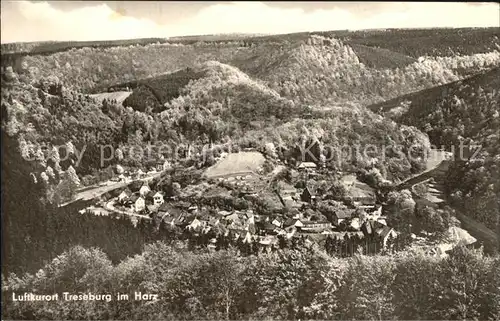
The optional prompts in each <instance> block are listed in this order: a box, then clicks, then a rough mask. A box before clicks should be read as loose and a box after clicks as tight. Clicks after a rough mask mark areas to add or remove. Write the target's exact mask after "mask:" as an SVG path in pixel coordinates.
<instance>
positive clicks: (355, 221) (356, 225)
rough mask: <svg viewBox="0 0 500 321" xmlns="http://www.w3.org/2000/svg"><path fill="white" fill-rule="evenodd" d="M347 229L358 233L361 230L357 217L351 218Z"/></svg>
mask: <svg viewBox="0 0 500 321" xmlns="http://www.w3.org/2000/svg"><path fill="white" fill-rule="evenodd" d="M349 227H350V228H351V229H353V230H356V231H358V230H359V229H360V228H361V220H360V219H359V218H358V217H353V218H352V219H351V221H350V222H349Z"/></svg>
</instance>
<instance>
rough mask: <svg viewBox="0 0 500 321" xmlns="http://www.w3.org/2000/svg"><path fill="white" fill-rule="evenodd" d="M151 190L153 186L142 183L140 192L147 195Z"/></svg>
mask: <svg viewBox="0 0 500 321" xmlns="http://www.w3.org/2000/svg"><path fill="white" fill-rule="evenodd" d="M149 192H151V188H149V185H148V184H147V183H144V184H142V186H141V188H140V189H139V194H141V195H142V196H145V195H146V194H148V193H149Z"/></svg>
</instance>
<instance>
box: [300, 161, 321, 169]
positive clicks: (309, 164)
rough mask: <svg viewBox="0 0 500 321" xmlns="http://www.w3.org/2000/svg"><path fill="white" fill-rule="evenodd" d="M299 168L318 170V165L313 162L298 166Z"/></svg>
mask: <svg viewBox="0 0 500 321" xmlns="http://www.w3.org/2000/svg"><path fill="white" fill-rule="evenodd" d="M298 167H299V168H316V167H317V165H316V164H315V163H313V162H302V163H300V164H299V166H298Z"/></svg>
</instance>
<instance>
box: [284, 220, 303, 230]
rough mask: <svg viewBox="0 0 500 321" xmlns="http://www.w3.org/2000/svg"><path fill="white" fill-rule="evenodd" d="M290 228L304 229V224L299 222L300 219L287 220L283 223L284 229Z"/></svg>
mask: <svg viewBox="0 0 500 321" xmlns="http://www.w3.org/2000/svg"><path fill="white" fill-rule="evenodd" d="M290 226H294V227H304V224H303V223H302V222H301V221H300V220H299V219H293V218H290V219H287V220H286V221H285V222H284V223H283V227H284V228H288V227H290Z"/></svg>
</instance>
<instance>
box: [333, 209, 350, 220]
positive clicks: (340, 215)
mask: <svg viewBox="0 0 500 321" xmlns="http://www.w3.org/2000/svg"><path fill="white" fill-rule="evenodd" d="M353 213H354V211H347V210H344V211H336V212H335V213H334V215H335V216H336V217H337V218H340V219H346V218H351V216H352V214H353Z"/></svg>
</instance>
